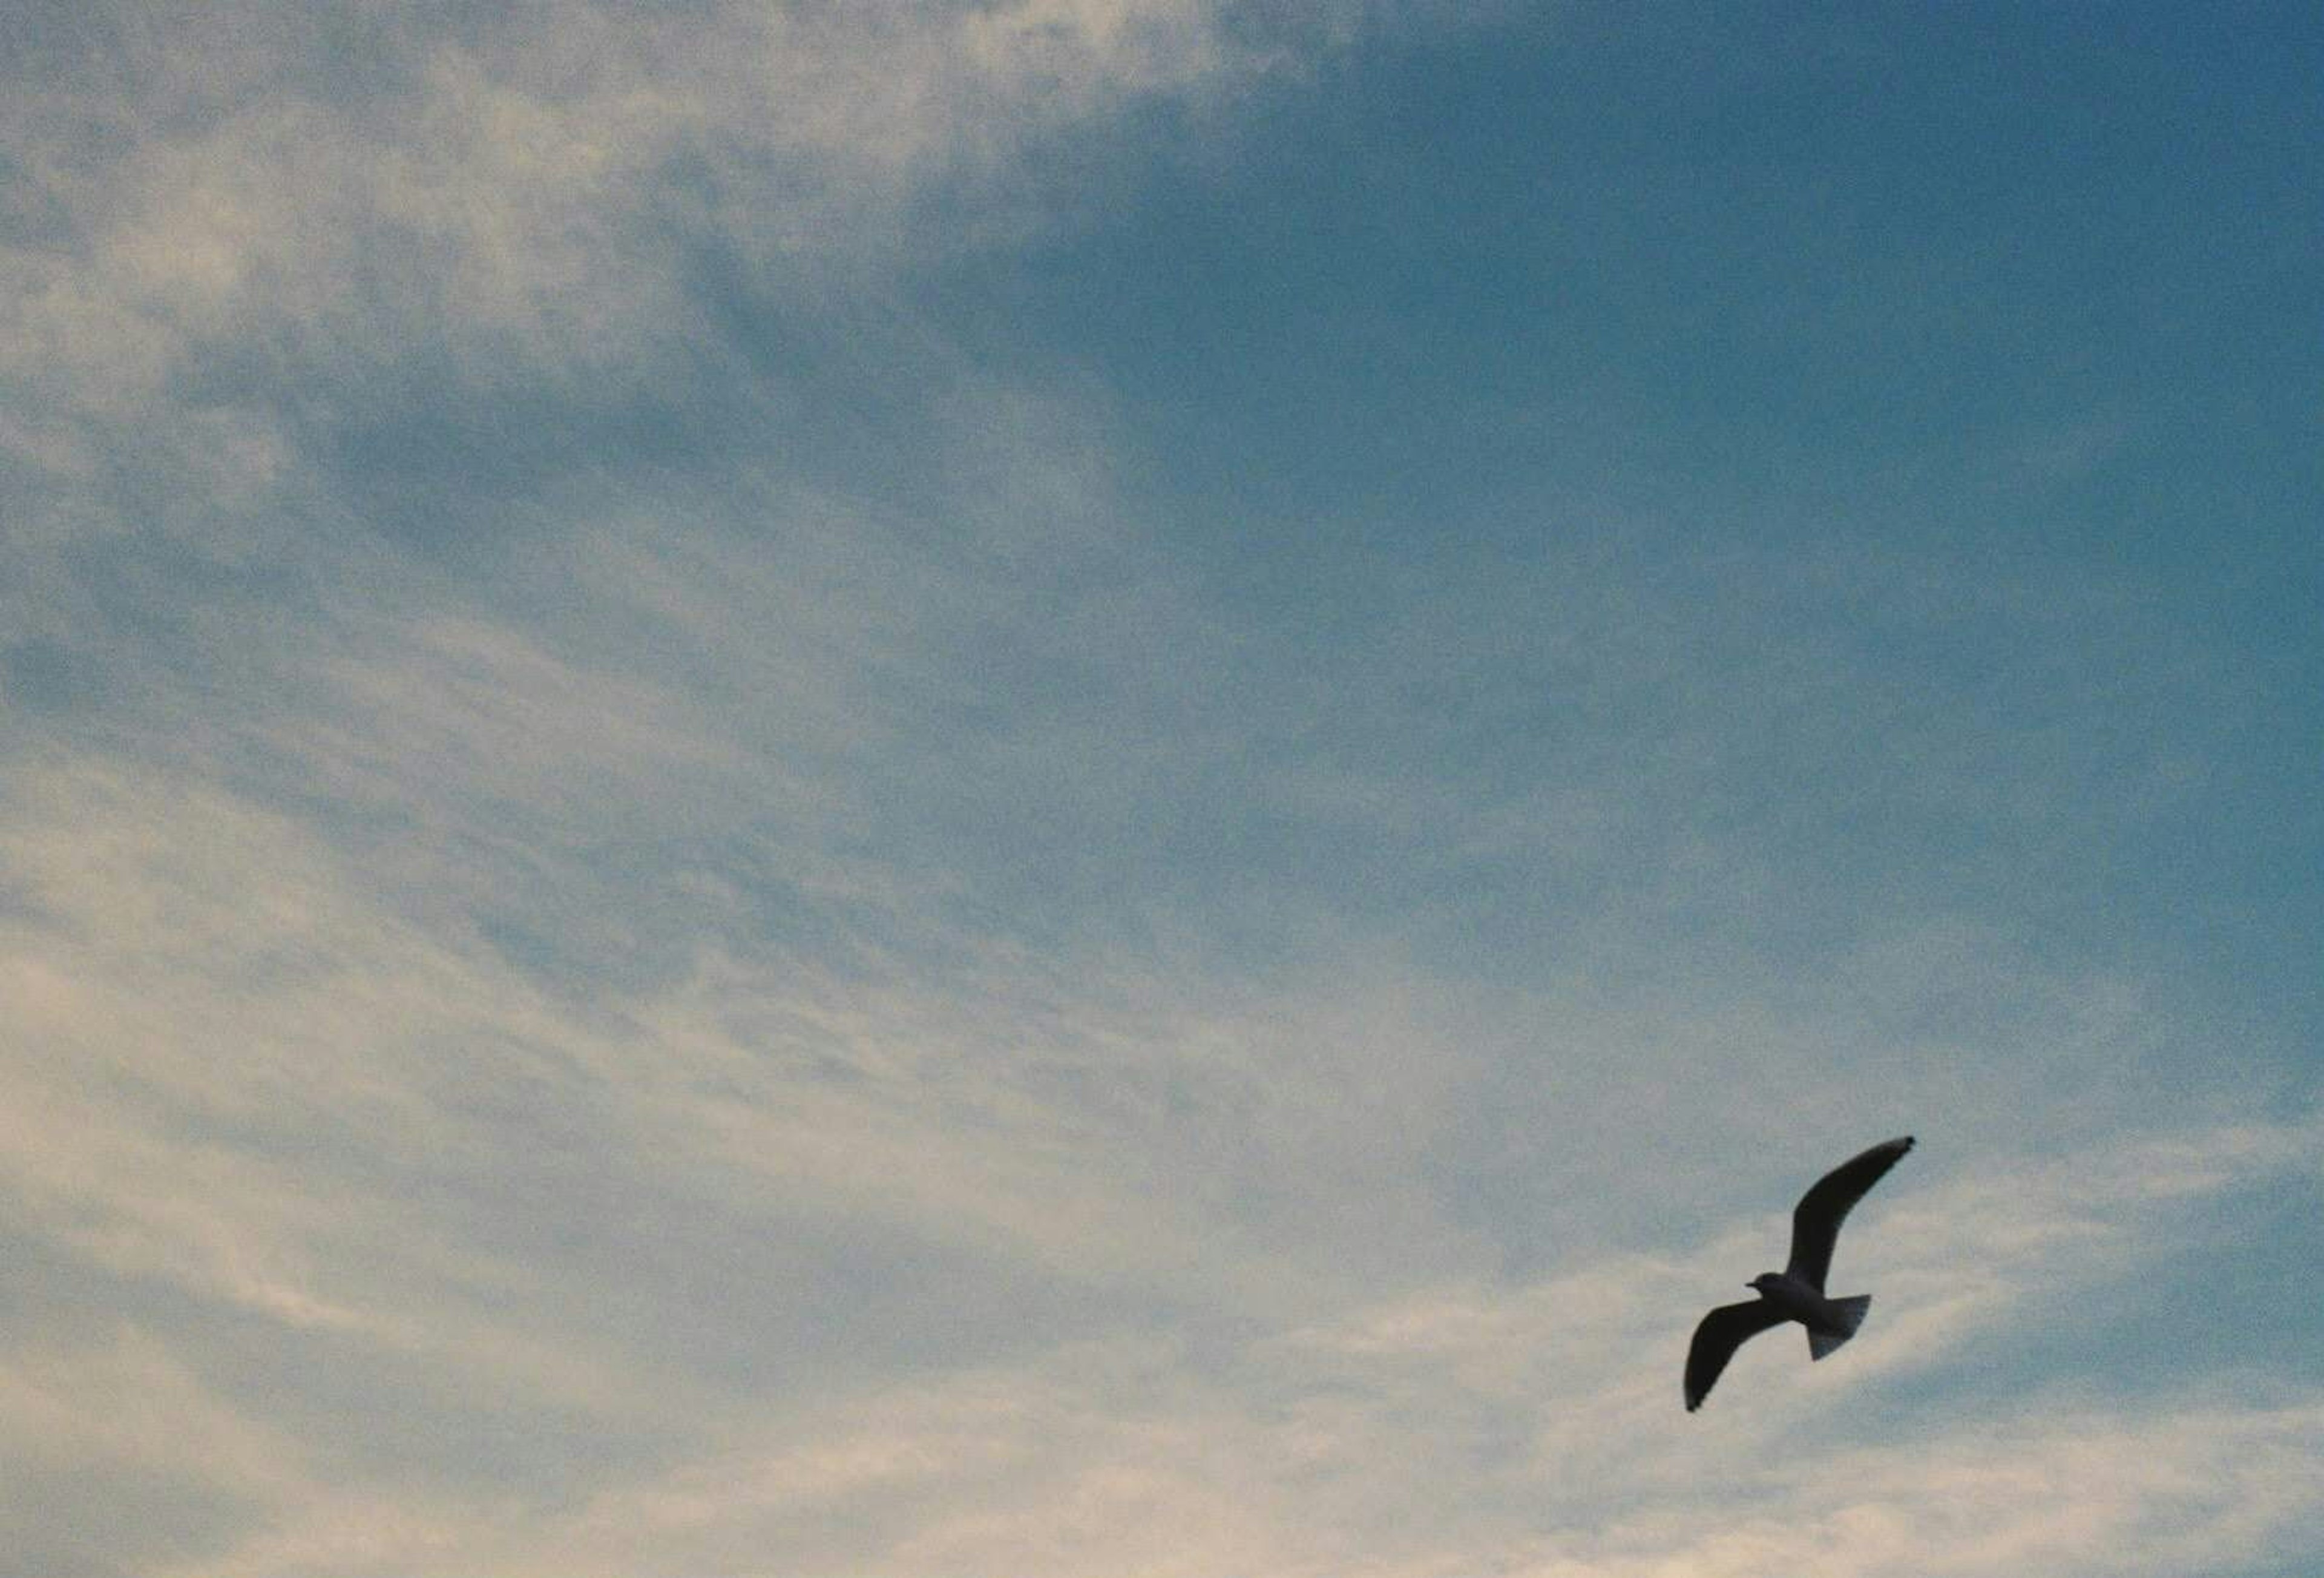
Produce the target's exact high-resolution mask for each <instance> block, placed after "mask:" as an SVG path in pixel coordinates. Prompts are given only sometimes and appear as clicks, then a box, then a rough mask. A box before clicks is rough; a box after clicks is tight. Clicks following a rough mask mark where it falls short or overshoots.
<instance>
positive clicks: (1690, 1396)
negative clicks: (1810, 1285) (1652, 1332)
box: [1686, 1298, 1792, 1414]
mask: <svg viewBox="0 0 2324 1578" xmlns="http://www.w3.org/2000/svg"><path fill="white" fill-rule="evenodd" d="M1791 1318H1792V1317H1791V1316H1789V1315H1785V1314H1784V1312H1783V1311H1782V1310H1779V1309H1777V1308H1776V1307H1775V1306H1774V1305H1772V1304H1769V1303H1768V1302H1767V1301H1766V1299H1764V1298H1755V1299H1753V1300H1751V1302H1750V1303H1748V1304H1722V1305H1720V1306H1719V1307H1718V1308H1717V1309H1714V1310H1712V1311H1711V1313H1710V1314H1709V1315H1705V1316H1703V1317H1702V1324H1701V1325H1699V1326H1697V1327H1695V1328H1694V1341H1693V1342H1692V1343H1690V1344H1688V1346H1687V1350H1686V1411H1687V1412H1688V1413H1690V1414H1692V1413H1693V1412H1694V1411H1695V1410H1696V1409H1697V1408H1699V1407H1702V1399H1703V1398H1707V1397H1709V1396H1710V1395H1711V1386H1712V1384H1713V1383H1714V1382H1716V1381H1717V1380H1719V1372H1720V1370H1724V1369H1726V1368H1727V1361H1729V1360H1730V1359H1732V1358H1734V1357H1735V1350H1736V1349H1738V1348H1740V1347H1741V1346H1743V1344H1744V1343H1748V1342H1749V1341H1750V1340H1751V1339H1752V1338H1754V1337H1756V1336H1757V1335H1758V1334H1759V1333H1762V1332H1764V1331H1766V1329H1767V1328H1768V1327H1770V1326H1780V1325H1782V1324H1784V1322H1785V1321H1787V1320H1789V1319H1791Z"/></svg>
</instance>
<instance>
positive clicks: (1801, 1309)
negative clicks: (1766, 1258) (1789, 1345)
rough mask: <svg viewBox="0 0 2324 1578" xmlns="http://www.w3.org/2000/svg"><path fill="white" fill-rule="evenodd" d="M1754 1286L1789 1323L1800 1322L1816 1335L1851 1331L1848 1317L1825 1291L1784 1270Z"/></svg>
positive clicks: (1771, 1274)
mask: <svg viewBox="0 0 2324 1578" xmlns="http://www.w3.org/2000/svg"><path fill="white" fill-rule="evenodd" d="M1751 1286H1752V1287H1756V1288H1757V1289H1758V1290H1759V1297H1760V1298H1761V1299H1762V1300H1764V1301H1765V1302H1766V1303H1767V1304H1769V1305H1771V1306H1774V1307H1775V1309H1776V1310H1778V1311H1780V1312H1781V1313H1782V1315H1783V1317H1784V1319H1785V1320H1787V1321H1797V1322H1799V1323H1800V1324H1802V1325H1803V1326H1805V1327H1807V1328H1808V1330H1810V1331H1819V1330H1821V1331H1827V1332H1839V1331H1845V1330H1848V1329H1849V1328H1848V1321H1847V1317H1846V1316H1845V1315H1843V1314H1841V1313H1840V1310H1839V1308H1838V1307H1837V1306H1835V1304H1834V1301H1832V1300H1831V1299H1829V1298H1826V1297H1824V1294H1823V1289H1822V1288H1821V1287H1811V1286H1809V1285H1808V1284H1807V1283H1805V1282H1803V1281H1802V1280H1800V1278H1797V1277H1794V1276H1791V1275H1789V1274H1788V1273H1785V1272H1783V1271H1768V1272H1766V1273H1763V1274H1762V1275H1761V1276H1760V1278H1758V1280H1757V1281H1755V1282H1753V1283H1752V1284H1751Z"/></svg>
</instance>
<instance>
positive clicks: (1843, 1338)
mask: <svg viewBox="0 0 2324 1578" xmlns="http://www.w3.org/2000/svg"><path fill="white" fill-rule="evenodd" d="M1871 1307H1872V1296H1871V1295H1870V1294H1868V1293H1859V1294H1858V1295H1857V1296H1856V1297H1854V1298H1835V1299H1833V1300H1832V1301H1831V1313H1832V1317H1833V1319H1834V1320H1835V1321H1837V1322H1838V1323H1839V1324H1837V1325H1835V1326H1832V1327H1831V1328H1829V1329H1825V1328H1820V1327H1816V1326H1810V1327H1809V1328H1808V1357H1809V1358H1811V1359H1821V1358H1822V1357H1823V1356H1824V1355H1825V1354H1827V1353H1830V1352H1835V1351H1836V1350H1838V1348H1839V1347H1840V1344H1841V1343H1845V1342H1847V1341H1848V1340H1849V1338H1850V1337H1853V1336H1854V1335H1856V1328H1857V1327H1858V1326H1860V1325H1862V1324H1864V1312H1865V1311H1866V1310H1867V1309H1870V1308H1871Z"/></svg>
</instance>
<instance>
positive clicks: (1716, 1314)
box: [1686, 1134, 1913, 1414]
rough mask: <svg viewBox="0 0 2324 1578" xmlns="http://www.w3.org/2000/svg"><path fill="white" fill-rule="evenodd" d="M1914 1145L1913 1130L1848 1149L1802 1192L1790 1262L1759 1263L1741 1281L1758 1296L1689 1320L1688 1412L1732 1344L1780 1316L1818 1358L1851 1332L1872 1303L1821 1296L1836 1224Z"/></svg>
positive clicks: (1698, 1403) (1866, 1298) (1864, 1298)
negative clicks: (1799, 1328) (1860, 1149)
mask: <svg viewBox="0 0 2324 1578" xmlns="http://www.w3.org/2000/svg"><path fill="white" fill-rule="evenodd" d="M1910 1149H1913V1137H1912V1136H1911V1135H1909V1134H1907V1135H1905V1136H1904V1137H1903V1138H1902V1139H1898V1140H1886V1141H1883V1142H1882V1143H1881V1144H1878V1145H1876V1146H1874V1147H1873V1148H1872V1149H1869V1150H1867V1151H1866V1152H1865V1153H1864V1154H1863V1155H1861V1156H1857V1157H1851V1158H1849V1159H1848V1160H1846V1161H1844V1162H1842V1163H1840V1165H1839V1166H1838V1167H1834V1168H1832V1169H1831V1171H1830V1172H1828V1173H1826V1174H1824V1176H1823V1177H1821V1178H1819V1179H1817V1180H1816V1186H1815V1187H1814V1188H1812V1189H1810V1190H1809V1191H1808V1192H1807V1193H1806V1194H1804V1195H1801V1196H1800V1203H1799V1205H1798V1206H1797V1207H1796V1208H1795V1209H1794V1211H1793V1212H1792V1263H1791V1264H1790V1265H1788V1266H1786V1267H1784V1269H1782V1270H1780V1271H1762V1272H1760V1273H1759V1274H1758V1275H1757V1277H1754V1278H1751V1280H1750V1281H1748V1282H1747V1283H1745V1284H1744V1285H1743V1286H1745V1287H1756V1288H1757V1289H1758V1290H1759V1297H1757V1298H1755V1299H1753V1300H1752V1301H1751V1302H1750V1303H1748V1304H1724V1305H1721V1306H1719V1307H1718V1308H1717V1309H1714V1310H1712V1311H1711V1313H1710V1314H1709V1315H1705V1316H1703V1317H1702V1324H1701V1325H1699V1326H1697V1327H1695V1328H1694V1342H1693V1343H1692V1346H1690V1347H1689V1348H1688V1349H1687V1351H1686V1411H1687V1412H1688V1413H1690V1414H1692V1413H1693V1412H1694V1411H1695V1410H1696V1409H1697V1408H1699V1407H1702V1399H1703V1398H1707V1397H1709V1396H1710V1395H1711V1387H1712V1385H1713V1384H1714V1383H1715V1382H1716V1381H1717V1380H1719V1372H1720V1370H1724V1369H1726V1368H1727V1361H1729V1359H1732V1358H1734V1357H1735V1350H1736V1349H1738V1348H1740V1347H1741V1346H1743V1344H1744V1343H1748V1342H1749V1341H1750V1340H1751V1339H1752V1338H1754V1337H1756V1336H1757V1335H1758V1334H1759V1333H1762V1332H1764V1331H1766V1330H1768V1329H1769V1328H1770V1327H1773V1326H1780V1325H1782V1324H1784V1322H1785V1321H1797V1322H1799V1323H1800V1324H1802V1325H1803V1326H1805V1327H1806V1328H1807V1329H1808V1356H1809V1357H1810V1358H1811V1359H1821V1358H1822V1357H1823V1356H1824V1355H1825V1354H1827V1353H1829V1352H1832V1351H1833V1350H1834V1349H1836V1348H1838V1347H1839V1346H1840V1344H1841V1343H1845V1342H1847V1341H1848V1340H1849V1338H1850V1337H1853V1336H1854V1335H1856V1328H1857V1327H1858V1326H1860V1325H1862V1324H1864V1312H1865V1311H1866V1310H1867V1309H1869V1308H1871V1307H1872V1296H1871V1295H1870V1294H1868V1293H1862V1294H1858V1295H1857V1296H1856V1297H1854V1298H1826V1297H1824V1292H1823V1279H1824V1274H1825V1273H1826V1272H1828V1271H1830V1270H1831V1249H1832V1245H1833V1244H1834V1243H1836V1242H1837V1241H1839V1239H1840V1223H1843V1222H1845V1221H1847V1220H1848V1213H1849V1209H1850V1208H1851V1207H1853V1206H1854V1205H1855V1204H1856V1203H1857V1202H1858V1200H1861V1199H1863V1198H1864V1195H1865V1192H1866V1191H1867V1190H1868V1189H1870V1188H1871V1187H1872V1186H1873V1185H1875V1184H1877V1183H1878V1182H1879V1181H1880V1180H1881V1179H1882V1178H1883V1177H1886V1174H1887V1172H1888V1169H1889V1168H1890V1167H1895V1165H1896V1164H1897V1163H1898V1162H1899V1161H1902V1160H1903V1159H1904V1153H1905V1152H1906V1151H1908V1150H1910Z"/></svg>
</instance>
